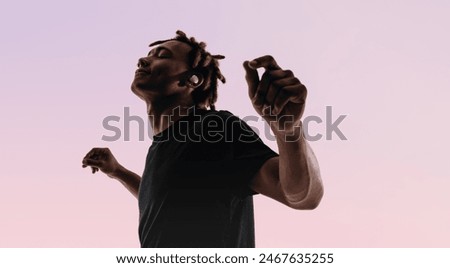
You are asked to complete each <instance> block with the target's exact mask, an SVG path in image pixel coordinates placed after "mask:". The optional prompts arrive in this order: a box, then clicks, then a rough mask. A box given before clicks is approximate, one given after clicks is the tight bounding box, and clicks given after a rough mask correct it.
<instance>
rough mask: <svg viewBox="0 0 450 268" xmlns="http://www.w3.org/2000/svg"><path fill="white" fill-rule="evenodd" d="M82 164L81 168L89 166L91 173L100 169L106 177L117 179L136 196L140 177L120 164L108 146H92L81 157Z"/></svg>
mask: <svg viewBox="0 0 450 268" xmlns="http://www.w3.org/2000/svg"><path fill="white" fill-rule="evenodd" d="M82 164H83V165H82V167H83V168H85V167H88V166H90V167H91V169H92V173H93V174H94V173H95V172H97V171H99V170H101V171H102V172H103V173H105V174H106V175H108V177H110V178H113V179H116V180H118V181H119V182H121V183H122V184H123V185H124V186H125V188H127V189H128V191H130V193H131V194H133V195H134V196H135V197H136V198H137V197H138V193H139V184H140V182H141V177H140V176H139V175H137V174H136V173H134V172H132V171H130V170H128V169H126V168H124V167H123V166H122V165H120V164H119V162H117V160H116V158H115V157H114V155H113V154H112V153H111V151H110V150H109V149H108V148H93V149H92V150H91V151H89V153H87V154H86V156H85V157H84V158H83V161H82Z"/></svg>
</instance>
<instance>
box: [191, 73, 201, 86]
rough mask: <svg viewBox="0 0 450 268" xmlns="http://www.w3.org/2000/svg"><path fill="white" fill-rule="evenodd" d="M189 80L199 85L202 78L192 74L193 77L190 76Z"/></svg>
mask: <svg viewBox="0 0 450 268" xmlns="http://www.w3.org/2000/svg"><path fill="white" fill-rule="evenodd" d="M189 82H191V83H192V84H193V85H197V84H198V82H200V79H198V76H196V75H195V74H194V75H192V76H191V78H189Z"/></svg>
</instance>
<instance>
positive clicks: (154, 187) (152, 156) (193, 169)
mask: <svg viewBox="0 0 450 268" xmlns="http://www.w3.org/2000/svg"><path fill="white" fill-rule="evenodd" d="M274 156H277V154H276V153H275V152H273V151H272V150H271V149H270V148H269V147H267V146H266V145H265V144H264V143H263V142H262V141H261V139H260V138H259V137H258V135H257V134H256V133H255V132H254V131H253V130H252V129H251V128H250V127H249V126H248V125H247V124H246V123H245V122H244V121H242V120H240V119H239V118H237V117H236V116H234V115H232V114H231V113H230V112H228V111H210V110H201V109H191V110H190V112H189V114H188V115H187V116H183V117H181V119H179V120H177V121H176V122H174V123H173V124H172V125H171V126H170V127H169V128H167V129H166V130H164V131H163V132H162V133H160V134H159V135H158V136H154V140H153V143H152V145H151V146H150V148H149V151H148V155H147V159H146V165H145V170H144V173H143V175H142V181H141V184H140V187H139V212H140V215H139V239H140V242H141V247H254V246H255V235H254V216H253V197H252V195H253V194H256V192H254V191H252V190H251V189H250V187H249V183H250V180H251V179H252V178H253V176H254V175H255V174H256V172H257V171H258V170H259V168H260V167H261V166H262V165H263V163H264V162H265V161H266V160H268V159H269V158H271V157H274Z"/></svg>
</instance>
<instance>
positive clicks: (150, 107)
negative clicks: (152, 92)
mask: <svg viewBox="0 0 450 268" xmlns="http://www.w3.org/2000/svg"><path fill="white" fill-rule="evenodd" d="M161 104H162V103H161V102H155V101H149V102H147V115H148V119H149V121H150V125H151V126H152V128H153V134H154V135H158V134H159V133H161V132H162V131H164V130H165V129H167V128H168V127H170V125H172V124H173V123H174V122H175V121H177V120H178V119H180V118H181V117H183V116H186V115H187V114H188V112H189V109H190V108H193V106H194V105H193V104H192V103H182V102H174V103H170V104H168V103H163V104H164V105H161Z"/></svg>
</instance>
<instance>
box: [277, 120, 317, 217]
mask: <svg viewBox="0 0 450 268" xmlns="http://www.w3.org/2000/svg"><path fill="white" fill-rule="evenodd" d="M302 131H303V130H302V128H301V126H300V127H296V128H295V131H294V133H291V134H289V135H288V134H286V133H283V132H278V133H277V132H276V131H274V132H275V135H276V137H277V144H278V150H279V154H280V156H279V180H280V185H281V188H282V190H283V192H284V195H285V197H286V199H287V201H288V202H289V203H290V204H291V205H292V206H293V207H305V206H308V207H312V208H314V207H316V206H317V205H318V204H319V202H320V200H321V198H322V195H323V185H322V180H321V177H320V170H319V164H318V162H317V159H316V157H315V155H314V152H313V151H312V149H311V147H310V146H309V144H308V142H307V141H306V140H305V139H304V137H303V135H302Z"/></svg>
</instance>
